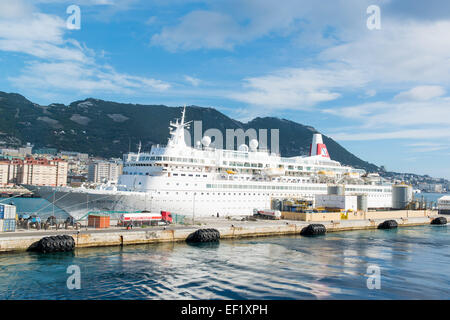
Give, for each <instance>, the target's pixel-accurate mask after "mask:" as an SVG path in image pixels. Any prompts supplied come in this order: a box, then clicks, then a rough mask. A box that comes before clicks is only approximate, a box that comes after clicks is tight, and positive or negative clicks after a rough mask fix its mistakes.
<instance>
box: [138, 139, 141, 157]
mask: <svg viewBox="0 0 450 320" xmlns="http://www.w3.org/2000/svg"><path fill="white" fill-rule="evenodd" d="M141 148H142V143H141V140H139V145H138V158H139V155H140V154H141Z"/></svg>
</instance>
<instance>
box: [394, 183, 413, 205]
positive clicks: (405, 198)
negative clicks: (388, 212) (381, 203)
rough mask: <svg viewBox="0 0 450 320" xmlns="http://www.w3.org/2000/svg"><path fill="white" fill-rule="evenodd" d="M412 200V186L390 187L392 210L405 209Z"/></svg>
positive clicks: (399, 185) (398, 185)
mask: <svg viewBox="0 0 450 320" xmlns="http://www.w3.org/2000/svg"><path fill="white" fill-rule="evenodd" d="M412 200H413V189H412V186H410V185H406V184H397V185H393V186H392V208H393V209H405V208H406V207H407V205H408V204H409V203H410V202H411V201H412Z"/></svg>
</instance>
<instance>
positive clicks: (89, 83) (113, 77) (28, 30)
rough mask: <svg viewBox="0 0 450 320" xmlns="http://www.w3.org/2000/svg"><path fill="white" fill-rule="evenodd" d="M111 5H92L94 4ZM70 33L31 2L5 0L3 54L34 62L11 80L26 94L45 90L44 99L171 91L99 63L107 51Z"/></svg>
mask: <svg viewBox="0 0 450 320" xmlns="http://www.w3.org/2000/svg"><path fill="white" fill-rule="evenodd" d="M38 2H40V1H38ZM48 2H54V1H48ZM62 2H63V1H62ZM129 2H132V1H129ZM108 3H109V2H105V1H89V4H92V5H98V4H108ZM2 9H4V10H5V11H3V13H2ZM5 12H6V14H5ZM66 32H67V29H66V23H65V21H64V20H63V19H61V18H59V17H58V16H55V15H50V14H44V13H40V12H39V11H38V10H37V8H35V7H33V6H31V5H30V4H29V3H28V2H24V1H16V0H2V2H1V3H0V50H2V51H10V52H19V53H23V54H27V55H29V56H30V57H32V58H33V59H34V60H33V61H31V62H29V63H28V64H27V65H26V66H25V68H24V69H23V70H22V71H21V72H20V73H18V75H17V76H13V77H10V78H9V80H10V81H11V82H12V83H13V84H14V85H15V86H16V87H18V88H21V89H23V90H32V89H36V90H40V89H45V90H46V92H42V93H41V94H42V95H43V96H44V95H52V94H54V93H55V92H58V91H60V90H74V91H75V92H82V93H88V92H89V93H91V92H92V93H95V92H96V91H105V92H115V93H123V94H133V93H136V92H143V91H144V92H145V91H150V92H152V91H164V90H166V89H168V88H169V87H170V84H168V83H166V82H164V81H161V80H157V79H153V78H151V77H142V76H133V75H128V74H124V73H119V72H117V71H115V70H114V68H112V67H111V66H108V65H104V64H101V63H98V62H97V61H96V59H95V57H96V56H101V55H102V54H103V51H102V52H101V54H100V55H96V53H95V52H94V51H93V50H91V49H89V48H87V47H86V46H85V45H84V44H80V43H78V41H76V40H74V39H70V38H67V35H66Z"/></svg>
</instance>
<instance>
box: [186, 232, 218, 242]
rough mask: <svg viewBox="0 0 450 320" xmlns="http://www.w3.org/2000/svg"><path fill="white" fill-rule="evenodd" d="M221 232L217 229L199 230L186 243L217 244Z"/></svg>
mask: <svg viewBox="0 0 450 320" xmlns="http://www.w3.org/2000/svg"><path fill="white" fill-rule="evenodd" d="M219 239H220V232H219V230H217V229H199V230H197V231H195V232H193V233H191V234H190V235H189V236H188V237H187V239H186V241H187V242H215V241H219Z"/></svg>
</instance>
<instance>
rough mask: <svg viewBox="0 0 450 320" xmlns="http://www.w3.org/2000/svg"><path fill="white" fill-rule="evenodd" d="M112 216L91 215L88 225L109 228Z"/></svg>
mask: <svg viewBox="0 0 450 320" xmlns="http://www.w3.org/2000/svg"><path fill="white" fill-rule="evenodd" d="M109 223H110V217H109V216H106V215H92V214H91V215H89V217H88V226H89V227H94V228H109Z"/></svg>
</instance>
